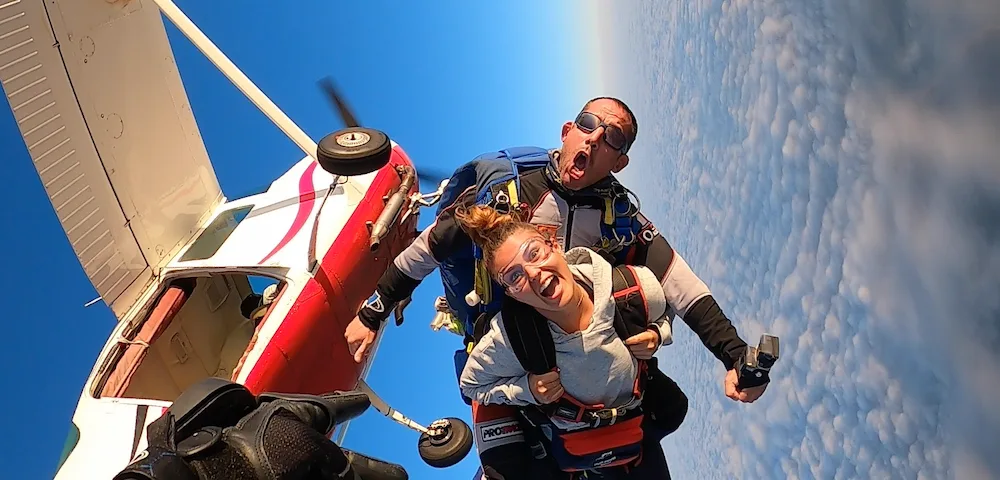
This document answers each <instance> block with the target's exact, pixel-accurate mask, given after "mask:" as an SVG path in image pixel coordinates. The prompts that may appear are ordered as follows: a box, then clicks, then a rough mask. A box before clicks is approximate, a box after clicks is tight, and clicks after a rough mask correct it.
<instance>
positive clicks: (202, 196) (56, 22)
mask: <svg viewBox="0 0 1000 480" xmlns="http://www.w3.org/2000/svg"><path fill="white" fill-rule="evenodd" d="M0 81H2V84H3V90H4V93H5V94H6V95H7V100H8V102H9V103H10V108H11V110H12V111H13V113H14V117H15V119H16V120H17V124H18V128H19V129H20V131H21V136H22V138H23V139H24V144H25V146H26V147H27V149H28V152H29V154H30V155H31V159H32V161H33V162H34V165H35V168H36V169H37V170H38V175H39V177H40V178H41V180H42V183H43V185H44V187H45V191H46V192H47V193H48V196H49V200H50V201H51V202H52V206H53V208H54V209H55V212H56V215H57V216H58V218H59V221H60V222H61V224H62V226H63V229H64V230H65V232H66V236H67V237H68V239H69V241H70V243H71V245H72V247H73V250H75V251H76V254H77V257H78V259H79V261H80V264H81V265H82V266H83V269H84V271H85V272H86V273H87V276H88V277H89V278H90V281H91V282H92V283H93V284H94V287H95V288H96V289H97V291H98V293H99V294H100V295H101V297H102V298H103V300H104V301H105V302H106V303H107V304H108V305H109V306H110V307H111V308H112V310H113V311H114V312H115V315H116V316H117V317H118V318H119V319H120V318H121V317H122V316H123V315H124V314H125V312H126V311H127V310H128V309H129V307H131V306H132V304H133V303H134V302H135V301H136V300H137V298H138V296H139V295H141V294H142V292H143V290H144V289H145V288H147V287H148V285H149V283H150V282H151V281H152V278H153V275H155V273H156V272H157V271H158V269H159V268H160V267H161V266H163V265H164V264H165V263H166V262H167V261H169V260H170V258H171V257H172V256H173V255H174V254H175V253H176V252H177V251H178V250H179V249H180V248H181V247H182V246H183V245H184V244H185V243H186V241H187V240H188V239H189V238H190V237H191V236H192V235H193V234H194V233H196V232H197V231H198V229H199V226H200V225H201V224H202V223H203V221H204V220H205V219H206V217H207V216H208V215H209V214H210V213H211V211H212V210H213V209H214V208H215V207H216V206H217V205H218V204H219V203H220V202H221V201H222V199H223V198H222V192H221V190H220V188H219V183H218V179H217V178H216V176H215V171H214V169H213V168H212V164H211V162H210V161H209V158H208V153H207V152H206V150H205V146H204V144H203V143H202V139H201V134H200V133H199V131H198V127H197V125H196V124H195V119H194V115H193V114H192V112H191V106H190V105H189V104H188V99H187V94H186V92H185V91H184V87H183V85H182V83H181V79H180V75H179V74H178V72H177V66H176V64H175V63H174V57H173V52H172V51H171V49H170V45H169V43H168V40H167V35H166V30H165V29H164V26H163V20H162V19H161V16H160V11H159V10H158V9H157V7H156V4H155V3H152V2H150V1H148V0H12V1H3V2H0Z"/></svg>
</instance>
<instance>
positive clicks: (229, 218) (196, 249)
mask: <svg viewBox="0 0 1000 480" xmlns="http://www.w3.org/2000/svg"><path fill="white" fill-rule="evenodd" d="M252 209H253V205H245V206H242V207H239V208H234V209H232V210H227V211H225V212H222V213H220V214H219V216H218V217H215V220H212V223H211V224H209V225H208V228H206V229H205V231H204V232H202V234H201V236H199V237H198V239H197V240H195V241H194V243H193V244H192V245H191V248H189V249H188V250H187V251H186V252H184V255H182V256H181V260H180V261H182V262H188V261H191V260H204V259H206V258H210V257H211V256H212V255H215V252H218V251H219V248H220V247H222V244H223V243H226V239H227V238H229V236H230V235H232V233H233V230H236V226H237V225H239V224H240V222H242V221H243V219H245V218H247V214H248V213H250V210H252Z"/></svg>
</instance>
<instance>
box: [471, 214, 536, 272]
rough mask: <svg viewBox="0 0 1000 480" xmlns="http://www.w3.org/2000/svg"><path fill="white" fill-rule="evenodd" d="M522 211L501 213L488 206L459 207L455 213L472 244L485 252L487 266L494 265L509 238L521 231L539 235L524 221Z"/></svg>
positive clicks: (484, 257) (533, 227)
mask: <svg viewBox="0 0 1000 480" xmlns="http://www.w3.org/2000/svg"><path fill="white" fill-rule="evenodd" d="M522 217H523V215H521V214H520V211H519V210H517V209H515V210H513V213H510V214H507V213H500V212H498V211H496V209H494V208H493V207H490V206H487V205H474V206H473V207H472V208H468V209H466V208H462V207H459V208H458V209H457V210H456V211H455V218H457V219H458V222H459V225H461V226H462V230H464V231H465V233H466V234H468V235H469V238H471V239H472V242H473V243H475V244H476V246H478V247H479V248H481V249H482V250H483V259H484V260H485V261H486V265H487V266H492V265H493V255H494V254H496V251H497V249H498V248H500V245H503V242H504V241H506V240H507V238H508V237H510V236H511V235H513V234H514V233H517V232H518V231H520V230H528V231H531V232H535V233H538V229H537V228H535V226H534V225H532V224H530V223H528V222H526V221H524V219H523V218H522Z"/></svg>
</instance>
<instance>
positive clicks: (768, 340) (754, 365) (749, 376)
mask: <svg viewBox="0 0 1000 480" xmlns="http://www.w3.org/2000/svg"><path fill="white" fill-rule="evenodd" d="M776 361H778V337H776V336H774V335H768V334H764V335H761V336H760V341H759V342H757V346H756V347H754V346H752V345H747V349H746V351H745V352H743V355H741V356H740V358H739V359H737V360H736V365H735V367H736V373H737V375H738V376H739V380H738V381H737V384H736V386H737V388H739V389H740V390H742V389H744V388H753V387H759V386H761V385H764V384H766V383H768V382H770V381H771V377H770V375H769V373H770V371H771V367H772V366H774V362H776Z"/></svg>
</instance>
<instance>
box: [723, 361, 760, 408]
mask: <svg viewBox="0 0 1000 480" xmlns="http://www.w3.org/2000/svg"><path fill="white" fill-rule="evenodd" d="M738 382H739V375H738V374H737V373H736V369H735V368H734V369H732V370H730V371H729V372H728V373H726V380H725V381H724V382H723V384H724V385H725V388H726V396H727V397H729V398H731V399H733V400H737V401H740V402H743V403H753V401H754V400H757V399H758V398H760V396H761V395H763V394H764V390H767V384H766V383H765V384H763V385H761V386H759V387H752V388H744V389H743V390H737V389H736V385H737V384H738Z"/></svg>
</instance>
